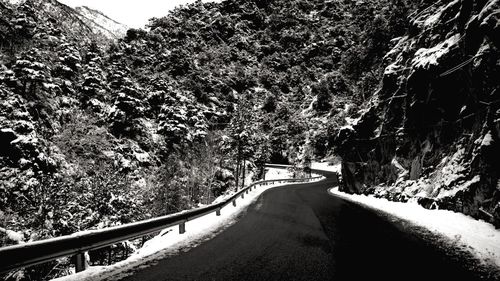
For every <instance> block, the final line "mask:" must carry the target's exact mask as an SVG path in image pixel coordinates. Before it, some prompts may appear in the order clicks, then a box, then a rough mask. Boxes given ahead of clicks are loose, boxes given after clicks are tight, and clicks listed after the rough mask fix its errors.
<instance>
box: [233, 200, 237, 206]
mask: <svg viewBox="0 0 500 281" xmlns="http://www.w3.org/2000/svg"><path fill="white" fill-rule="evenodd" d="M233 206H235V207H236V199H234V200H233Z"/></svg>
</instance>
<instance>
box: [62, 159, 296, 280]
mask: <svg viewBox="0 0 500 281" xmlns="http://www.w3.org/2000/svg"><path fill="white" fill-rule="evenodd" d="M274 170H280V171H281V172H278V171H274ZM269 172H271V174H273V175H280V177H279V178H281V179H283V178H287V176H290V174H288V173H285V171H283V170H281V169H275V168H270V169H269ZM266 178H267V177H266ZM289 184H291V183H287V184H274V185H267V186H260V187H257V188H256V189H253V190H252V191H250V192H249V194H245V195H244V196H245V197H244V199H242V198H241V197H239V198H238V199H237V200H236V202H237V206H236V207H234V206H233V205H232V204H229V205H227V206H226V207H224V208H223V209H222V210H221V216H219V217H218V216H216V215H215V213H211V214H208V215H205V216H203V217H200V218H197V219H194V220H192V221H188V222H187V223H186V233H184V234H179V230H178V226H173V227H169V228H166V229H164V230H163V231H162V232H161V233H160V234H158V235H157V236H155V237H154V238H152V239H151V240H149V241H147V242H146V243H145V244H144V246H143V247H142V248H140V249H139V250H138V251H137V252H135V253H134V254H132V255H131V256H130V257H129V258H128V259H126V260H124V261H121V262H118V263H115V264H112V265H110V266H91V267H90V268H89V269H87V270H85V271H83V272H79V273H77V274H72V275H68V276H65V277H61V278H57V279H53V280H55V281H69V280H77V281H91V280H92V281H93V280H103V279H106V280H120V279H122V278H124V277H126V276H129V275H131V274H133V272H134V271H137V270H140V269H142V268H145V267H149V266H151V265H154V264H155V263H157V262H158V261H159V260H160V259H163V258H166V257H169V256H174V255H176V254H177V253H180V252H186V251H188V250H189V249H191V248H194V247H196V246H198V245H199V244H201V243H203V242H204V241H207V240H209V239H211V238H213V237H215V236H216V235H217V234H218V233H220V232H222V231H223V230H224V229H226V228H227V227H229V226H231V225H232V224H234V223H235V222H236V221H237V219H238V216H239V215H240V214H241V213H242V212H243V211H244V210H246V208H247V207H248V206H249V205H251V204H252V203H253V202H254V201H256V200H257V198H258V197H259V195H260V194H262V193H263V192H264V191H266V190H268V189H270V188H273V187H277V186H282V185H289ZM298 184H300V183H298Z"/></svg>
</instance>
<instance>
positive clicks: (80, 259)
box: [74, 252, 89, 272]
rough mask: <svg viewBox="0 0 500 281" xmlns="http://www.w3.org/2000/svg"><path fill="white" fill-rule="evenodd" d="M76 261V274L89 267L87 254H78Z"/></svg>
mask: <svg viewBox="0 0 500 281" xmlns="http://www.w3.org/2000/svg"><path fill="white" fill-rule="evenodd" d="M74 259H75V271H76V272H82V271H84V270H85V269H87V268H88V267H89V265H88V264H87V261H86V260H85V252H83V253H78V254H76V255H75V257H74Z"/></svg>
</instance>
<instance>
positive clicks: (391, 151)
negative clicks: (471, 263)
mask: <svg viewBox="0 0 500 281" xmlns="http://www.w3.org/2000/svg"><path fill="white" fill-rule="evenodd" d="M499 18H500V1H498V0H490V1H479V0H477V1H473V0H461V1H460V0H454V1H447V0H444V1H437V2H435V3H432V2H429V3H428V4H426V5H423V7H422V8H421V9H419V10H418V11H416V12H414V13H413V14H412V15H411V17H410V27H409V29H408V31H407V33H406V35H405V36H403V37H399V38H395V39H393V40H392V42H393V48H392V50H391V51H389V52H388V53H387V55H386V56H385V57H384V63H385V64H386V68H385V71H384V73H383V79H382V82H381V86H380V88H379V90H378V91H377V92H376V93H375V95H374V96H373V97H372V98H371V99H370V100H369V101H368V102H367V103H366V104H365V105H364V106H363V108H364V109H363V111H362V115H361V117H360V118H358V119H356V120H354V121H355V122H353V124H352V126H346V127H343V128H342V129H341V130H340V131H339V132H338V134H337V136H336V138H335V143H336V146H337V148H336V151H337V153H339V155H341V156H342V158H343V162H342V175H343V178H344V181H343V185H342V187H341V189H342V190H344V191H346V192H351V193H372V194H375V195H377V196H381V197H386V198H389V199H391V200H397V201H409V200H415V201H418V202H419V203H420V204H422V205H423V206H425V207H428V208H440V209H441V208H442V209H449V210H454V211H458V212H463V213H465V214H468V215H471V216H473V217H476V218H481V219H485V220H487V221H489V222H492V223H495V224H496V225H497V226H499V225H500V203H499V202H500V181H499V175H500V157H499V156H500V143H499V141H500V140H499V139H500V92H499V91H500V90H499V83H500V79H499V78H500V56H499V52H498V48H500V24H499Z"/></svg>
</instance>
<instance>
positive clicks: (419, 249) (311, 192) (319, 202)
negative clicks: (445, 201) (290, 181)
mask: <svg viewBox="0 0 500 281" xmlns="http://www.w3.org/2000/svg"><path fill="white" fill-rule="evenodd" d="M321 173H323V174H324V175H325V176H327V179H325V180H323V181H320V182H316V183H309V184H299V185H290V186H283V187H277V188H274V189H270V190H268V191H266V192H264V193H263V194H262V195H261V196H260V198H259V199H258V201H257V202H256V203H255V204H253V205H251V206H250V207H249V208H248V210H247V212H246V213H245V214H244V215H243V216H241V218H240V220H239V221H238V222H237V223H235V224H234V225H232V226H230V227H228V228H227V229H226V230H224V231H223V232H222V233H220V234H219V235H217V236H216V237H214V238H213V239H211V240H209V241H206V242H204V243H202V244H201V245H199V246H198V247H195V248H193V249H190V250H189V251H187V252H184V253H180V254H178V255H176V256H173V257H170V258H166V259H164V260H160V261H159V262H158V263H157V264H155V265H153V266H151V267H148V268H145V269H140V270H137V271H136V272H134V275H132V276H129V277H127V278H125V279H123V280H130V281H132V280H137V281H147V280H154V281H162V280H305V281H312V280H479V279H480V278H479V276H480V274H479V273H474V272H473V271H470V270H469V269H468V268H470V267H471V263H470V260H468V259H467V258H464V257H462V256H460V255H459V254H456V252H455V251H450V250H449V249H447V248H446V247H443V246H441V247H438V246H439V245H437V244H436V243H435V242H430V241H431V240H432V239H422V235H421V234H419V233H418V232H416V231H415V229H414V228H412V227H410V226H408V225H406V226H405V224H404V223H403V222H401V221H395V222H394V221H393V220H392V219H390V218H389V217H387V216H384V215H380V214H377V213H376V212H375V211H373V210H370V209H365V208H362V207H360V206H358V205H356V204H353V203H350V202H347V201H344V200H343V199H340V198H337V197H333V196H331V195H328V194H327V189H328V188H330V187H332V186H333V185H335V184H336V177H335V175H333V174H331V173H325V172H321ZM427 236H428V237H429V236H430V237H432V235H429V234H427Z"/></svg>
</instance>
